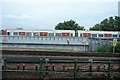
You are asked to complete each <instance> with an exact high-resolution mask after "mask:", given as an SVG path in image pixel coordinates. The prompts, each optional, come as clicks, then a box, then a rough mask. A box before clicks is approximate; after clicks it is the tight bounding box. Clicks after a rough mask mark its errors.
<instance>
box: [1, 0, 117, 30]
mask: <svg viewBox="0 0 120 80" xmlns="http://www.w3.org/2000/svg"><path fill="white" fill-rule="evenodd" d="M118 1H119V0H3V1H1V4H0V8H1V11H0V26H1V27H2V28H7V29H14V28H17V27H22V28H24V29H44V30H53V29H54V27H55V26H56V25H57V24H58V23H59V22H63V21H67V20H71V19H72V20H75V21H76V22H77V23H78V24H79V25H81V26H85V27H86V28H89V27H92V26H93V25H95V24H97V23H99V22H100V21H102V20H104V19H105V18H108V17H110V16H118Z"/></svg>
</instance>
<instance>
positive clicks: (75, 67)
mask: <svg viewBox="0 0 120 80" xmlns="http://www.w3.org/2000/svg"><path fill="white" fill-rule="evenodd" d="M76 77H77V59H75V62H74V80H76Z"/></svg>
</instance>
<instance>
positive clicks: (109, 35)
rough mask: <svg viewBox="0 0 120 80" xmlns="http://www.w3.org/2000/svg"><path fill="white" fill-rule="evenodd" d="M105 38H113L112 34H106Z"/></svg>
mask: <svg viewBox="0 0 120 80" xmlns="http://www.w3.org/2000/svg"><path fill="white" fill-rule="evenodd" d="M104 37H112V34H104Z"/></svg>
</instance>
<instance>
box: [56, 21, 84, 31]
mask: <svg viewBox="0 0 120 80" xmlns="http://www.w3.org/2000/svg"><path fill="white" fill-rule="evenodd" d="M55 29H56V30H75V31H76V30H85V29H84V26H79V24H78V23H76V22H75V21H74V20H70V21H64V22H63V23H59V24H57V26H55Z"/></svg>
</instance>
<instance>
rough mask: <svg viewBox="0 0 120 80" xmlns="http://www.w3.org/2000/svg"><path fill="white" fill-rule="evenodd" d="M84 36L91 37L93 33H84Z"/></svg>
mask: <svg viewBox="0 0 120 80" xmlns="http://www.w3.org/2000/svg"><path fill="white" fill-rule="evenodd" d="M83 36H84V37H86V38H89V37H91V33H83Z"/></svg>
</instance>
